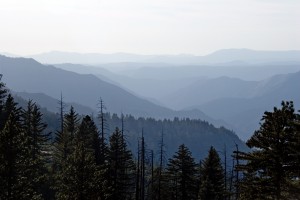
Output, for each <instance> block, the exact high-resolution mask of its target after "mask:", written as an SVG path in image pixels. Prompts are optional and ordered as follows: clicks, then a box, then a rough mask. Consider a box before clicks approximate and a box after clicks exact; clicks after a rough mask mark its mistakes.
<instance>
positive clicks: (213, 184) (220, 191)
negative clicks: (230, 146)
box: [199, 147, 225, 200]
mask: <svg viewBox="0 0 300 200" xmlns="http://www.w3.org/2000/svg"><path fill="white" fill-rule="evenodd" d="M200 174H201V175H200V179H201V183H200V191H199V199H203V200H206V199H209V200H221V199H223V198H224V192H225V191H224V174H223V168H222V164H221V159H220V157H219V154H218V152H217V151H216V150H215V149H214V148H213V147H211V148H210V150H209V152H208V156H207V158H205V160H204V161H203V162H202V165H201V168H200Z"/></svg>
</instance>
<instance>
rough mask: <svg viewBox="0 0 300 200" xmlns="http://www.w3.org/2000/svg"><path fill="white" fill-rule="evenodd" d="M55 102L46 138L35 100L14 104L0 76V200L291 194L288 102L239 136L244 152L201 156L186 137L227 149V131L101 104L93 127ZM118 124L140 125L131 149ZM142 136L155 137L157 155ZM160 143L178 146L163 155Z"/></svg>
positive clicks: (298, 185) (299, 187) (293, 148)
mask: <svg viewBox="0 0 300 200" xmlns="http://www.w3.org/2000/svg"><path fill="white" fill-rule="evenodd" d="M23 103H24V102H23ZM60 103H61V104H60V105H61V106H60V112H59V122H58V124H59V126H58V128H57V130H56V131H55V133H54V134H53V135H52V137H53V139H52V138H51V134H50V133H49V132H48V131H46V127H47V124H46V123H45V122H46V121H47V119H45V118H44V117H43V114H42V111H41V109H40V108H39V107H38V106H37V104H36V103H35V102H32V101H29V102H27V105H25V106H24V107H20V105H19V104H18V103H16V101H15V99H14V98H13V97H12V95H11V94H10V93H9V92H8V90H7V88H6V87H5V85H4V84H3V83H2V82H0V161H1V162H0V191H1V193H0V199H107V200H111V199H112V200H119V199H135V200H143V199H167V200H168V199H169V200H173V199H184V200H190V199H191V200H192V199H263V198H269V199H299V195H300V194H299V191H300V182H299V178H300V177H299V173H300V169H299V166H300V156H299V148H300V126H299V124H300V122H299V120H300V115H299V114H296V113H295V109H294V107H293V103H292V102H283V103H282V108H279V109H278V108H274V111H273V112H265V114H264V116H263V121H262V124H261V128H260V129H259V130H257V131H256V132H255V133H254V135H253V136H252V137H251V138H250V139H249V140H248V141H247V146H248V147H249V148H253V150H252V151H244V150H243V149H241V148H239V145H238V144H236V150H235V151H231V150H228V152H227V151H224V152H220V151H218V150H216V149H215V148H214V147H213V146H210V148H209V149H207V150H206V151H207V152H208V154H207V156H206V157H202V158H201V160H200V161H199V160H198V159H195V158H194V156H193V154H194V153H195V152H192V151H191V150H190V149H189V147H188V146H187V145H185V144H183V140H182V138H183V137H184V136H185V135H188V137H189V138H191V140H193V141H194V143H195V144H196V145H197V146H198V148H199V149H200V148H203V147H204V146H205V145H204V144H205V143H206V146H209V145H211V144H217V145H218V142H217V143H214V142H216V140H219V141H222V139H224V140H223V141H222V142H221V143H222V144H224V146H225V147H226V145H227V144H228V142H229V141H228V140H226V139H225V138H226V137H225V136H228V135H234V134H233V133H232V132H230V131H228V130H226V129H224V128H219V129H216V128H215V127H213V126H212V125H209V124H208V123H207V122H203V121H200V120H190V119H183V120H179V119H174V120H173V121H171V120H163V121H157V120H154V119H144V118H139V119H137V120H136V119H134V118H133V117H132V116H125V117H124V116H122V117H121V119H120V118H119V117H118V116H117V115H112V116H110V115H109V114H105V113H104V108H105V107H104V104H103V101H100V110H99V116H98V120H99V121H100V125H99V127H97V126H96V122H95V120H93V116H89V115H86V116H79V115H78V114H77V113H76V111H75V110H74V108H73V107H71V108H70V109H69V111H65V112H64V106H63V105H64V104H63V102H60ZM115 125H116V126H119V127H120V128H118V127H115V128H113V129H112V130H110V129H111V128H110V126H115ZM126 127H128V128H130V129H131V130H133V133H135V132H134V131H136V132H139V131H140V129H141V134H140V135H139V136H138V137H137V138H136V148H135V151H134V150H130V148H129V145H130V142H129V141H130V140H128V137H130V134H127V131H126ZM187 127H189V128H188V129H187ZM187 130H190V131H191V130H193V131H195V133H193V132H192V131H191V132H187ZM107 133H110V134H109V135H107ZM146 133H148V134H150V133H151V134H153V135H151V138H157V143H156V144H157V146H158V148H157V149H156V152H155V151H154V150H153V149H151V145H149V146H148V145H147V143H148V139H149V138H150V137H149V138H146ZM209 135H214V136H215V137H217V138H211V139H212V140H211V139H209V138H210V137H209ZM235 137H236V136H235ZM236 138H237V137H236ZM131 142H132V141H131ZM153 142H154V141H150V144H151V143H153ZM202 142H203V143H202ZM168 143H173V144H174V145H177V144H179V145H178V148H177V151H176V152H174V153H173V154H172V156H168V155H167V154H166V149H167V148H168ZM152 145H153V144H152ZM202 145H203V146H202ZM191 146H193V144H192V145H191ZM228 146H230V145H228ZM231 155H232V158H233V159H230V162H232V164H231V165H230V164H228V163H227V162H228V158H227V157H230V156H231ZM168 157H169V159H167V158H168ZM221 157H223V158H224V159H223V160H222V159H221ZM229 166H230V167H229ZM249 191H250V192H249Z"/></svg>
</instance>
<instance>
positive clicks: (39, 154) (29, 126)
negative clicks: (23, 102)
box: [22, 101, 51, 199]
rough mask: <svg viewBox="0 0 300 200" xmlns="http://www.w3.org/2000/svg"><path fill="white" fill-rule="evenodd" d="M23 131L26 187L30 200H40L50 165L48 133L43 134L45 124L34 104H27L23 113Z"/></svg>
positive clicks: (45, 187)
mask: <svg viewBox="0 0 300 200" xmlns="http://www.w3.org/2000/svg"><path fill="white" fill-rule="evenodd" d="M22 116H23V129H24V134H25V140H24V143H25V149H26V151H25V152H24V155H25V156H26V157H25V158H26V159H25V163H24V165H25V166H24V167H25V171H24V176H25V178H26V180H27V181H26V187H27V188H28V189H30V191H31V193H29V194H28V195H29V196H30V197H31V198H32V199H41V198H42V196H43V193H44V195H46V194H45V192H46V191H45V190H46V189H47V186H45V185H46V183H47V179H48V178H49V177H47V176H46V174H47V166H49V165H50V163H49V162H50V154H51V149H50V143H49V140H50V133H45V132H44V130H45V128H46V124H45V123H43V122H42V114H41V112H40V111H39V108H38V107H37V106H36V104H35V103H32V102H31V101H29V102H28V105H27V109H26V110H25V111H24V112H23V115H22Z"/></svg>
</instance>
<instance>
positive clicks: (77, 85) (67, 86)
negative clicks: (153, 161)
mask: <svg viewBox="0 0 300 200" xmlns="http://www.w3.org/2000/svg"><path fill="white" fill-rule="evenodd" d="M0 63H1V69H2V73H3V74H4V76H3V81H4V82H6V83H7V84H8V85H9V86H10V88H11V89H12V90H14V91H16V92H29V93H44V94H47V95H49V96H50V97H52V98H55V99H58V98H59V97H60V94H61V92H62V94H63V97H64V101H66V102H76V103H78V104H82V105H84V106H88V107H90V108H92V109H93V110H96V109H97V102H98V100H99V99H100V98H102V99H103V100H104V102H105V105H106V107H107V111H109V112H112V113H121V112H123V113H125V114H126V113H128V114H132V115H134V116H142V117H155V118H173V117H175V116H177V117H180V118H181V117H191V118H200V119H203V120H206V121H209V122H211V123H213V124H215V125H216V126H220V125H224V124H223V123H222V124H221V123H220V122H219V121H215V120H213V119H212V118H210V117H208V116H206V115H205V114H204V113H202V112H200V111H196V112H195V111H192V112H191V113H189V112H188V111H184V112H176V111H173V110H171V109H167V108H164V107H162V106H158V105H155V104H153V103H151V102H149V101H147V100H145V99H142V98H138V97H136V96H134V95H133V94H131V93H129V92H127V91H125V90H123V89H122V88H120V87H118V86H115V85H113V84H110V83H107V82H105V81H102V80H100V79H99V78H97V77H96V76H94V75H86V74H77V73H74V72H69V71H65V70H62V69H58V68H55V67H53V66H49V65H42V64H40V63H38V62H36V61H35V60H33V59H25V58H8V57H5V56H0Z"/></svg>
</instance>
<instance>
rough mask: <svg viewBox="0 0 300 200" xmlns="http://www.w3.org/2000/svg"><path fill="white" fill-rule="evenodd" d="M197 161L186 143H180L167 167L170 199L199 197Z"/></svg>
mask: <svg viewBox="0 0 300 200" xmlns="http://www.w3.org/2000/svg"><path fill="white" fill-rule="evenodd" d="M196 174H197V170H196V163H195V161H194V158H192V155H191V152H190V151H189V149H188V148H187V147H186V146H185V145H183V144H182V145H180V146H179V149H178V151H177V152H176V154H175V155H174V156H173V157H172V158H171V159H169V163H168V167H167V172H166V175H167V181H168V192H169V195H168V199H180V200H192V199H197V193H198V188H197V180H196Z"/></svg>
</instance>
